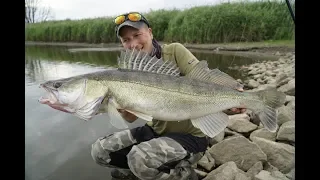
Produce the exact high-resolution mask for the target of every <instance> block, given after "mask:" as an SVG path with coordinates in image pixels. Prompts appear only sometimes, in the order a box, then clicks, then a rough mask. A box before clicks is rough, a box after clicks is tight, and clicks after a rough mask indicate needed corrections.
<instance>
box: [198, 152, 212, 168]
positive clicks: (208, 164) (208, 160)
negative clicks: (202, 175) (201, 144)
mask: <svg viewBox="0 0 320 180" xmlns="http://www.w3.org/2000/svg"><path fill="white" fill-rule="evenodd" d="M198 165H200V166H201V167H203V168H204V169H206V170H207V171H211V169H212V168H213V167H214V166H215V163H214V159H213V158H212V156H211V154H210V153H209V152H208V151H206V152H205V154H204V156H202V158H201V159H200V160H199V161H198Z"/></svg>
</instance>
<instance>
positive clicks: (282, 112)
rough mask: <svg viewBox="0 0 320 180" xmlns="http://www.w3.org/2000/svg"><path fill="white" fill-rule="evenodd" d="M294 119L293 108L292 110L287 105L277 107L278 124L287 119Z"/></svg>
mask: <svg viewBox="0 0 320 180" xmlns="http://www.w3.org/2000/svg"><path fill="white" fill-rule="evenodd" d="M294 120H295V110H292V108H290V107H289V106H288V105H287V106H281V107H280V108H278V122H277V123H278V125H279V126H281V125H282V124H283V123H285V122H287V121H294Z"/></svg>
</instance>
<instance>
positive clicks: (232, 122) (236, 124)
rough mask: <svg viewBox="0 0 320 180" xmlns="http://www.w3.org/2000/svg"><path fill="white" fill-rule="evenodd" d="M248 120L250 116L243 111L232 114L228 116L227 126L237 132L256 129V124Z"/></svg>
mask: <svg viewBox="0 0 320 180" xmlns="http://www.w3.org/2000/svg"><path fill="white" fill-rule="evenodd" d="M249 120H250V117H249V116H248V115H247V114H245V113H243V114H236V115H232V116H229V123H228V126H227V127H228V128H229V129H231V130H234V131H236V132H239V133H246V132H251V131H253V130H255V129H257V125H255V124H253V123H251V122H250V121H249Z"/></svg>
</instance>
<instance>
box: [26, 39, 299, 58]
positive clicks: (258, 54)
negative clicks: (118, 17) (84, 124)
mask: <svg viewBox="0 0 320 180" xmlns="http://www.w3.org/2000/svg"><path fill="white" fill-rule="evenodd" d="M159 43H160V44H168V43H169V42H159ZM25 45H46V46H67V47H70V49H69V50H70V51H71V52H79V51H114V50H120V49H122V46H121V44H120V43H99V44H92V43H76V42H34V41H26V42H25ZM183 45H184V46H185V47H186V48H188V49H190V50H192V51H201V52H205V53H217V54H232V55H238V56H245V57H251V58H266V59H277V58H279V57H281V56H284V55H286V54H287V53H292V52H294V51H295V41H294V40H289V41H263V42H237V43H216V44H190V43H184V44H183Z"/></svg>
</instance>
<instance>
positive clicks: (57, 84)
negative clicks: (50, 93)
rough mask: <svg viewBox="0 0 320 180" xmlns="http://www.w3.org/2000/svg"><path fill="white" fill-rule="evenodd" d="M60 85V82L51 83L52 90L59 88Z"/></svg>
mask: <svg viewBox="0 0 320 180" xmlns="http://www.w3.org/2000/svg"><path fill="white" fill-rule="evenodd" d="M61 85H62V83H61V82H54V83H53V87H54V88H59V87H60V86H61Z"/></svg>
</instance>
